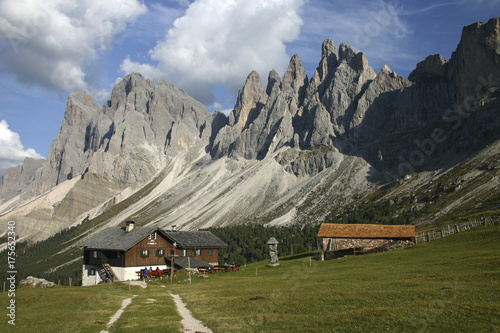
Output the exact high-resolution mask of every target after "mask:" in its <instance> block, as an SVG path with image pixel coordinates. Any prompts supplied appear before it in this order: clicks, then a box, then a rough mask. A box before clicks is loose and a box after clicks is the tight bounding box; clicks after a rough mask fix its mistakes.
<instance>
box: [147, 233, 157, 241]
mask: <svg viewBox="0 0 500 333" xmlns="http://www.w3.org/2000/svg"><path fill="white" fill-rule="evenodd" d="M148 239H149V240H150V241H152V242H153V241H155V240H156V232H153V233H152V234H151V235H149V236H148Z"/></svg>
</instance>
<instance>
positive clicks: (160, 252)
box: [156, 249, 165, 257]
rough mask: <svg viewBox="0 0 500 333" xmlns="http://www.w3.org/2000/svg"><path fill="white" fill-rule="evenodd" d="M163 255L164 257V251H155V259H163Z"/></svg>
mask: <svg viewBox="0 0 500 333" xmlns="http://www.w3.org/2000/svg"><path fill="white" fill-rule="evenodd" d="M164 255H165V250H164V249H159V250H156V256H157V257H163V256H164Z"/></svg>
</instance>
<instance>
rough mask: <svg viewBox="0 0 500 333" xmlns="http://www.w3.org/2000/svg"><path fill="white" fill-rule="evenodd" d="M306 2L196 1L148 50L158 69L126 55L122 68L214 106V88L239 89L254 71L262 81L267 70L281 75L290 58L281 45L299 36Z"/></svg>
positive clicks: (284, 47) (287, 0) (288, 0)
mask: <svg viewBox="0 0 500 333" xmlns="http://www.w3.org/2000/svg"><path fill="white" fill-rule="evenodd" d="M304 2H305V0H273V1H263V0H259V1H248V0H197V1H195V2H193V3H191V5H190V6H189V7H188V9H187V10H186V12H185V14H184V16H182V17H180V18H178V19H176V20H175V22H174V24H173V27H172V28H170V29H169V30H168V31H167V33H166V35H165V36H164V39H163V40H161V41H159V42H158V43H157V45H156V47H155V48H154V49H152V50H151V51H150V57H151V61H153V62H156V63H157V64H156V65H151V64H147V63H140V62H136V61H133V60H131V59H130V57H127V58H126V59H125V60H124V61H123V63H122V64H121V70H122V71H123V73H124V74H128V73H130V72H134V71H138V72H141V73H142V74H143V75H145V76H147V77H149V78H151V79H159V78H164V79H166V80H167V81H169V82H172V83H174V84H176V85H178V86H179V87H181V88H183V89H185V90H187V91H188V92H189V93H190V94H191V95H192V96H193V97H195V98H197V99H199V100H200V101H201V102H203V103H205V104H213V103H214V96H213V92H212V91H213V89H214V88H215V86H216V85H229V86H231V88H232V89H238V88H241V86H242V85H243V82H244V80H245V78H246V76H247V75H248V74H249V73H250V72H251V71H252V70H256V71H257V72H259V73H260V75H261V76H265V77H264V78H263V80H265V79H266V78H267V74H268V72H269V71H270V70H271V69H276V70H277V71H280V72H281V73H283V72H284V70H285V69H286V66H287V64H288V61H289V60H290V55H288V54H287V52H286V45H285V43H288V42H292V41H294V40H295V39H297V38H298V36H299V33H300V27H301V26H302V23H303V22H302V19H301V18H300V16H299V10H300V8H301V7H302V6H303V4H304ZM264 84H265V83H264Z"/></svg>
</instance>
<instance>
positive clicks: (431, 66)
mask: <svg viewBox="0 0 500 333" xmlns="http://www.w3.org/2000/svg"><path fill="white" fill-rule="evenodd" d="M447 62H448V61H447V60H446V59H444V58H443V56H442V55H440V54H434V55H430V56H428V57H427V58H425V60H423V61H421V62H419V63H418V64H417V67H416V68H415V69H414V70H413V71H412V72H411V73H410V75H409V76H408V79H410V80H411V81H415V82H416V81H420V80H425V79H431V78H435V77H444V76H446V64H447Z"/></svg>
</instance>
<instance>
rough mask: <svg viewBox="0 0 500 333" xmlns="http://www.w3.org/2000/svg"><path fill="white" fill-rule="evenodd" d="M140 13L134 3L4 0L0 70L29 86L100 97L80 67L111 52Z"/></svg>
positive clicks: (140, 6) (0, 15)
mask: <svg viewBox="0 0 500 333" xmlns="http://www.w3.org/2000/svg"><path fill="white" fill-rule="evenodd" d="M146 11H147V9H146V7H145V6H144V5H143V4H141V3H139V2H138V1H137V0H106V1H93V0H83V1H72V0H4V1H2V2H0V43H1V44H0V47H1V49H2V51H3V52H2V59H1V62H3V66H2V67H3V68H4V71H6V72H8V73H10V74H13V75H14V76H15V77H16V79H17V80H19V81H20V82H23V83H26V84H29V85H38V86H42V87H44V88H46V89H49V90H54V91H64V92H67V91H74V90H84V89H85V90H89V91H91V92H94V93H96V94H97V95H102V94H103V93H102V91H100V89H98V88H96V87H95V86H93V84H92V82H88V77H87V76H86V66H89V65H91V64H92V63H93V62H95V61H96V60H97V59H98V57H99V53H100V52H106V51H108V50H109V49H110V48H111V46H112V41H113V39H114V38H115V36H116V35H117V34H119V33H120V32H122V31H124V29H125V28H126V25H127V23H128V22H131V21H132V20H134V19H135V18H136V17H137V16H139V15H141V14H143V13H144V12H146Z"/></svg>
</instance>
